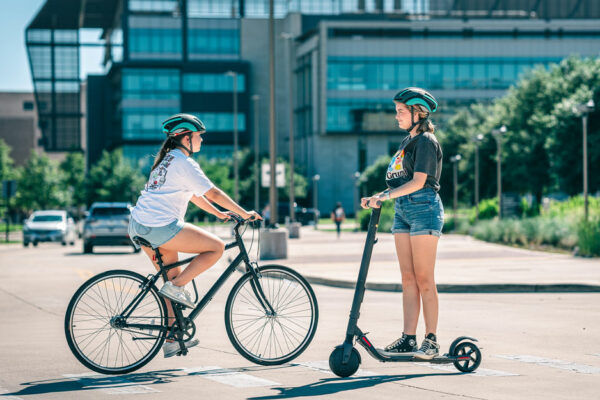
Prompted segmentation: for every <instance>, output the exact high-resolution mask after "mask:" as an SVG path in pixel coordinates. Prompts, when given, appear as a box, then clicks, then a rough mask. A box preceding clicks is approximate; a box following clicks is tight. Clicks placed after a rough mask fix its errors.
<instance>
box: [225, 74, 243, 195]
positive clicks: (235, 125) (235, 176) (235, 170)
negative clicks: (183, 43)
mask: <svg viewBox="0 0 600 400" xmlns="http://www.w3.org/2000/svg"><path fill="white" fill-rule="evenodd" d="M225 75H227V76H231V77H232V78H233V198H234V199H235V201H236V202H239V201H240V196H239V181H240V177H239V168H238V157H237V153H238V96H237V72H235V71H228V72H227V73H226V74H225Z"/></svg>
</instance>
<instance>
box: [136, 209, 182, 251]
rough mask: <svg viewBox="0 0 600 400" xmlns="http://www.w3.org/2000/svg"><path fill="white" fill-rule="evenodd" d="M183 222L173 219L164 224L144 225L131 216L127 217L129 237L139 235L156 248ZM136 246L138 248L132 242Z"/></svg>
mask: <svg viewBox="0 0 600 400" xmlns="http://www.w3.org/2000/svg"><path fill="white" fill-rule="evenodd" d="M184 225H185V222H183V221H180V220H175V221H173V222H171V223H170V224H168V225H165V226H146V225H142V224H140V223H139V222H137V221H136V220H135V219H134V218H133V217H131V218H130V219H129V237H130V238H131V239H133V237H134V236H139V237H141V238H142V239H146V240H147V241H148V242H150V244H151V245H152V247H153V248H157V247H160V246H162V245H163V244H165V243H167V242H168V241H169V240H171V239H173V238H174V237H175V235H177V234H178V233H179V231H181V230H182V229H183V226H184ZM134 245H135V247H136V248H138V249H139V248H140V246H138V245H137V244H136V243H134Z"/></svg>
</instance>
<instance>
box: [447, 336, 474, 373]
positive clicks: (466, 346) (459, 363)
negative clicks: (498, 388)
mask: <svg viewBox="0 0 600 400" xmlns="http://www.w3.org/2000/svg"><path fill="white" fill-rule="evenodd" d="M453 355H454V356H456V357H469V358H468V359H465V360H456V361H454V366H455V367H456V369H458V370H459V371H461V372H473V371H475V370H476V369H477V368H478V367H479V364H481V351H480V350H479V347H477V345H476V344H475V343H473V342H462V343H459V344H458V345H457V346H456V348H455V349H454V354H453Z"/></svg>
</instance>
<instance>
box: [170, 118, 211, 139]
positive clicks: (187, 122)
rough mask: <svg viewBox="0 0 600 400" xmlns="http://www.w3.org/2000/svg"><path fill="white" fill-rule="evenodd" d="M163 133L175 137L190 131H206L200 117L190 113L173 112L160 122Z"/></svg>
mask: <svg viewBox="0 0 600 400" xmlns="http://www.w3.org/2000/svg"><path fill="white" fill-rule="evenodd" d="M162 130H163V133H164V134H166V135H167V136H169V137H175V136H179V135H183V134H186V133H191V132H206V127H205V126H204V124H203V123H202V121H200V119H199V118H198V117H196V116H194V115H191V114H175V115H172V116H170V117H169V118H167V119H166V120H165V121H164V122H163V123H162Z"/></svg>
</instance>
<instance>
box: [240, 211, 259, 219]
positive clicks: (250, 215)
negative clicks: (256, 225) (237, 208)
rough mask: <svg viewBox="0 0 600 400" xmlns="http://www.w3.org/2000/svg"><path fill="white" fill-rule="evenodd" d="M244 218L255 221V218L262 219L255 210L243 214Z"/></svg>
mask: <svg viewBox="0 0 600 400" xmlns="http://www.w3.org/2000/svg"><path fill="white" fill-rule="evenodd" d="M244 219H249V220H251V221H256V220H262V217H261V216H260V214H259V213H257V212H256V211H250V212H249V213H248V214H247V215H244Z"/></svg>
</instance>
